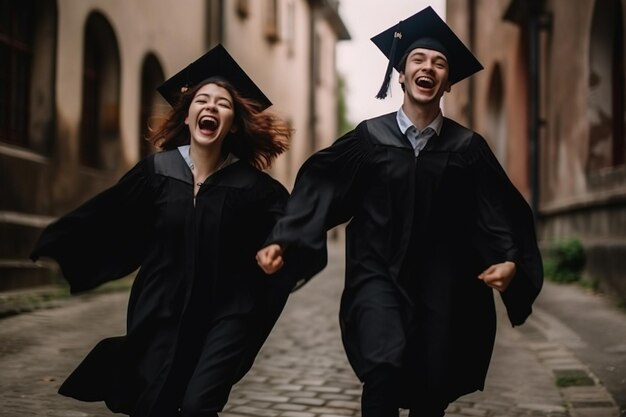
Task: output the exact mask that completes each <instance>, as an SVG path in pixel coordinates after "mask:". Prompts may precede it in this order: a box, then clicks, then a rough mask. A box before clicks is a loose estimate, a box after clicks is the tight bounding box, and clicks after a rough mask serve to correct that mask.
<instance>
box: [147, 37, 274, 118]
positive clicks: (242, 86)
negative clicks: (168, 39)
mask: <svg viewBox="0 0 626 417" xmlns="http://www.w3.org/2000/svg"><path fill="white" fill-rule="evenodd" d="M212 77H218V78H223V79H225V80H226V81H228V82H229V83H230V84H232V86H233V87H234V88H235V89H236V90H237V92H239V94H241V95H242V96H243V97H246V98H249V99H252V100H255V101H256V102H258V103H259V104H260V105H261V109H262V110H265V109H266V108H268V107H269V106H271V105H272V102H271V101H270V100H269V99H268V98H267V97H266V96H265V94H263V91H261V89H260V88H259V87H258V86H257V85H256V84H255V83H254V81H252V79H250V77H248V74H246V73H245V71H244V70H243V69H242V68H241V67H240V66H239V64H237V62H236V61H235V60H234V59H233V57H232V56H230V54H229V53H228V52H227V51H226V49H225V48H224V47H223V46H222V45H221V44H220V45H217V46H216V47H214V48H212V49H211V50H210V51H208V52H207V53H205V54H204V55H202V56H201V57H200V58H198V59H197V60H195V61H194V62H192V63H191V64H189V65H187V66H186V67H185V68H184V69H182V70H181V71H179V72H177V73H176V74H174V75H173V76H172V77H171V78H170V79H168V80H167V81H165V82H164V83H163V84H161V85H160V86H159V87H158V88H157V90H158V92H159V93H161V95H162V96H163V98H165V100H167V102H168V103H170V105H172V106H173V105H174V104H176V102H177V100H178V97H179V96H180V94H181V93H182V92H183V91H186V89H189V88H193V87H194V86H195V85H196V84H198V83H200V82H202V81H204V80H206V79H207V78H212Z"/></svg>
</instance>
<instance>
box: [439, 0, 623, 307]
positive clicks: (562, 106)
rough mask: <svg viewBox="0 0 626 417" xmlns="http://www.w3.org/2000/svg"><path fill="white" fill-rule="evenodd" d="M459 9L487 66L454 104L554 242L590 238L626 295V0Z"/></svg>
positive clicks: (453, 4)
mask: <svg viewBox="0 0 626 417" xmlns="http://www.w3.org/2000/svg"><path fill="white" fill-rule="evenodd" d="M447 17H448V22H449V24H450V25H451V26H452V27H453V29H454V30H455V31H457V33H458V34H459V35H460V37H461V38H462V39H463V40H464V41H465V42H466V44H468V46H469V47H470V48H471V49H472V50H473V51H474V52H475V54H476V55H477V57H478V58H479V60H480V61H481V62H482V63H483V65H484V66H485V70H484V71H482V72H481V73H479V74H478V75H476V76H474V77H472V78H473V79H472V80H466V81H464V82H463V83H461V84H460V85H459V86H453V92H452V94H451V95H450V96H449V97H448V98H447V99H446V109H447V113H448V114H449V115H450V116H451V117H453V118H457V119H458V120H460V121H461V122H464V123H466V124H469V125H471V126H472V127H473V128H474V129H475V130H477V131H479V132H480V133H482V134H483V135H484V136H485V137H486V138H487V140H488V141H489V142H490V144H491V146H492V148H493V150H494V152H495V153H496V155H497V156H498V158H499V159H500V161H501V163H502V164H503V165H504V167H505V168H506V169H507V171H508V173H509V175H510V176H511V178H512V180H513V182H514V183H515V184H516V185H517V186H518V187H519V188H520V190H521V191H522V192H523V194H524V195H525V196H526V197H527V198H528V200H529V202H530V203H531V205H532V206H533V208H534V210H535V213H536V216H537V219H538V228H539V236H540V238H541V240H542V243H543V244H544V245H546V246H547V245H549V244H550V243H551V242H554V241H558V240H561V239H564V238H574V239H578V240H579V241H581V243H582V244H583V246H584V249H585V254H586V269H585V276H586V277H587V278H588V279H592V280H594V281H597V282H599V284H600V286H601V287H602V288H603V289H605V290H606V291H608V292H610V293H613V294H615V295H618V296H620V297H621V298H622V299H626V146H625V129H624V111H625V106H624V102H625V90H624V76H625V71H624V54H625V51H626V50H625V43H624V20H625V19H626V5H625V4H624V1H623V0H448V1H447ZM455 90H456V91H455Z"/></svg>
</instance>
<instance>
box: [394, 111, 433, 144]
mask: <svg viewBox="0 0 626 417" xmlns="http://www.w3.org/2000/svg"><path fill="white" fill-rule="evenodd" d="M396 121H397V122H398V127H399V128H400V131H401V132H402V133H403V134H404V135H405V136H406V137H407V138H408V139H409V142H411V145H412V146H413V150H414V151H415V156H418V155H419V153H420V151H421V150H422V149H424V146H426V144H427V143H428V139H429V138H430V137H431V135H429V134H427V133H426V134H425V132H426V129H428V128H430V129H432V130H434V131H435V133H436V134H437V136H439V133H440V132H441V126H443V114H442V113H441V111H439V114H438V115H437V117H435V119H434V120H433V121H432V122H430V124H429V125H428V126H426V127H425V128H424V129H422V130H419V129H418V128H416V127H415V126H413V123H411V120H410V119H409V117H408V116H407V115H406V113H404V110H402V107H400V110H398V113H396Z"/></svg>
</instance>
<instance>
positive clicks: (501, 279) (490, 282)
mask: <svg viewBox="0 0 626 417" xmlns="http://www.w3.org/2000/svg"><path fill="white" fill-rule="evenodd" d="M515 271H516V267H515V263H513V262H510V261H506V262H502V263H500V264H494V265H491V266H490V267H489V268H487V269H485V270H484V271H483V272H482V273H481V274H480V275H479V276H478V279H480V280H482V281H483V282H484V283H485V284H486V285H487V286H488V287H491V288H495V289H496V290H498V291H500V292H504V291H505V290H506V289H507V287H508V286H509V284H510V283H511V280H512V279H513V277H514V276H515Z"/></svg>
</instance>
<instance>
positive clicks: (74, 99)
mask: <svg viewBox="0 0 626 417" xmlns="http://www.w3.org/2000/svg"><path fill="white" fill-rule="evenodd" d="M0 16H1V17H0V174H1V175H0V291H4V290H10V289H16V288H22V287H30V286H35V285H41V284H46V283H48V282H50V280H51V275H52V274H53V273H52V272H51V269H49V268H48V267H47V266H46V265H45V263H44V264H43V266H41V265H39V266H35V265H34V264H33V263H32V262H31V261H30V260H28V255H29V252H30V250H31V249H32V247H33V244H34V242H35V241H36V239H37V237H38V236H39V233H40V232H41V230H42V228H43V227H45V226H46V225H47V224H49V223H50V222H51V221H53V220H54V219H55V218H57V217H58V216H59V215H62V214H63V213H65V212H67V211H68V210H70V209H72V208H74V207H76V206H77V205H78V204H80V203H81V202H83V201H85V200H86V199H88V198H89V197H91V196H93V195H94V194H96V193H97V192H99V191H102V190H103V189H104V188H106V187H108V186H110V185H112V184H113V183H114V182H115V181H116V180H117V179H118V178H119V177H120V176H121V175H122V174H123V173H124V172H125V171H126V170H128V169H129V168H130V167H131V166H132V165H133V164H134V163H136V162H137V161H138V160H139V159H140V158H142V157H143V156H145V155H147V154H149V153H150V152H153V149H151V148H150V146H149V145H148V143H147V142H146V141H145V140H144V138H145V137H146V134H147V132H148V128H149V126H150V125H151V123H152V124H153V122H154V120H155V117H158V115H159V114H163V113H164V112H165V111H167V109H168V107H167V104H166V103H165V101H164V100H163V99H161V98H160V96H159V95H158V94H157V93H156V87H157V86H158V85H160V84H161V83H162V82H163V81H164V80H165V79H167V78H168V77H169V76H171V75H173V74H174V73H176V72H177V71H179V70H180V69H182V68H183V67H184V66H186V65H187V64H188V63H189V62H191V61H192V60H194V59H196V58H197V57H199V56H200V55H201V54H203V53H204V52H206V51H207V50H208V49H210V48H211V47H212V46H214V45H216V44H218V43H222V44H223V45H224V46H225V47H226V48H227V49H228V50H229V52H230V53H231V54H232V55H233V56H234V57H235V59H237V61H238V62H239V63H240V65H241V66H242V67H243V68H244V70H246V72H248V74H249V75H250V76H251V77H252V78H253V79H254V80H255V82H257V84H258V85H259V86H260V87H261V89H262V90H263V91H264V92H265V93H266V94H267V95H268V97H269V98H270V99H271V100H272V102H273V103H274V106H273V107H272V110H273V111H275V112H276V113H278V114H279V115H280V116H282V117H284V118H286V119H287V120H288V121H289V122H290V123H291V126H292V127H293V128H294V130H295V133H294V137H293V142H292V149H291V150H290V151H289V152H288V153H287V154H285V155H283V156H281V157H280V158H279V160H278V161H277V163H276V164H275V166H274V167H273V169H272V174H273V175H274V176H276V177H277V178H278V179H279V180H280V181H281V182H283V184H285V185H286V186H287V187H290V186H291V185H292V183H293V180H294V176H295V173H296V170H297V168H298V167H299V166H300V165H301V163H302V162H303V160H304V159H305V158H306V157H307V156H308V155H309V154H310V153H311V152H312V151H313V150H315V149H317V148H319V147H320V146H323V145H324V144H327V143H329V142H330V141H332V140H333V139H334V137H333V136H334V132H335V129H336V123H337V122H336V88H337V76H336V71H335V58H334V54H335V45H336V43H337V42H338V41H341V40H347V39H349V34H348V32H347V30H346V27H345V25H344V23H343V21H342V20H341V17H340V16H339V14H338V1H336V0H258V1H257V0H255V1H246V0H186V1H185V2H184V6H183V5H182V4H181V3H180V2H174V1H169V0H137V1H133V2H127V1H124V0H87V1H83V0H24V1H20V2H3V3H2V5H1V6H0Z"/></svg>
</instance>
